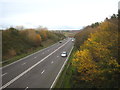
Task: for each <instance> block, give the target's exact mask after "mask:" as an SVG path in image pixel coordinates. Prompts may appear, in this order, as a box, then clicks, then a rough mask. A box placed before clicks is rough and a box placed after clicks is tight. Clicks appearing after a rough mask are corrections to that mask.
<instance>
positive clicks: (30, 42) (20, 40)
mask: <svg viewBox="0 0 120 90" xmlns="http://www.w3.org/2000/svg"><path fill="white" fill-rule="evenodd" d="M63 38H65V36H64V35H63V34H62V33H58V32H55V31H48V30H47V28H40V29H37V30H35V29H24V30H17V29H15V28H13V27H10V28H9V29H7V30H2V58H3V61H4V60H8V59H10V58H13V57H14V56H17V55H21V54H23V53H28V52H31V51H32V50H34V49H35V48H38V47H43V46H44V45H43V42H49V41H52V42H53V43H55V42H57V41H59V40H61V39H63Z"/></svg>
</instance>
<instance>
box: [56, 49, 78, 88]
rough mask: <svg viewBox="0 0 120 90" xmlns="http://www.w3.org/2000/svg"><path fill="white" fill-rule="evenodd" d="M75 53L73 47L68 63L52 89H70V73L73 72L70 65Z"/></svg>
mask: <svg viewBox="0 0 120 90" xmlns="http://www.w3.org/2000/svg"><path fill="white" fill-rule="evenodd" d="M75 51H76V48H75V47H74V48H73V50H72V52H71V55H70V57H69V59H68V62H67V64H66V65H65V67H64V70H63V71H62V73H61V75H60V77H59V78H58V80H57V82H56V85H55V87H54V88H71V82H72V81H71V77H72V72H73V71H74V70H75V69H74V67H72V65H71V63H72V58H73V55H74V53H75Z"/></svg>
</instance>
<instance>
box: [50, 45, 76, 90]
mask: <svg viewBox="0 0 120 90" xmlns="http://www.w3.org/2000/svg"><path fill="white" fill-rule="evenodd" d="M73 47H74V46H72V48H71V50H70V53H69V55H68V57H67V59H66V60H65V62H64V64H63V65H62V67H61V69H60V71H59V72H58V74H57V76H56V78H55V80H54V81H53V83H52V85H51V87H50V90H51V89H52V88H53V86H54V85H55V83H56V81H57V79H58V77H59V76H60V73H61V72H62V70H63V68H64V66H65V64H66V63H67V61H68V58H69V56H70V54H71V52H72V50H73Z"/></svg>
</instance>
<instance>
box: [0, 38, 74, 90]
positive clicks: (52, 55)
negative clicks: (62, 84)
mask: <svg viewBox="0 0 120 90" xmlns="http://www.w3.org/2000/svg"><path fill="white" fill-rule="evenodd" d="M72 47H73V42H72V40H71V39H70V38H68V39H65V40H62V43H59V42H58V43H56V44H54V45H52V46H50V47H48V48H45V49H43V50H40V51H38V52H36V53H34V54H32V55H29V56H27V57H25V58H23V59H20V60H18V61H16V62H14V63H12V64H10V65H7V66H5V67H3V68H2V75H1V77H2V87H1V88H0V89H2V88H25V89H28V88H51V87H52V86H53V84H54V83H55V80H56V78H57V76H58V74H59V72H60V71H61V68H62V67H63V65H64V63H65V61H66V60H67V57H61V56H60V54H61V52H62V51H67V52H68V54H69V53H70V51H71V50H72Z"/></svg>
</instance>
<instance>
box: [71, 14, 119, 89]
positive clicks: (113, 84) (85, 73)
mask: <svg viewBox="0 0 120 90" xmlns="http://www.w3.org/2000/svg"><path fill="white" fill-rule="evenodd" d="M118 33H119V32H118V17H117V15H113V16H112V17H111V18H110V19H106V20H105V21H104V22H102V23H100V24H97V25H95V26H94V27H93V24H92V25H91V26H89V27H87V28H85V29H84V30H82V31H81V32H80V33H78V34H77V35H76V36H75V38H76V43H75V45H76V47H77V48H78V50H77V51H76V53H75V54H74V58H73V61H72V65H73V66H74V68H75V72H74V73H73V77H72V79H73V86H72V87H74V88H82V87H84V88H86V87H87V88H100V87H102V88H117V87H119V83H120V79H119V75H120V60H119V58H118V50H119V47H118V46H119V45H118Z"/></svg>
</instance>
